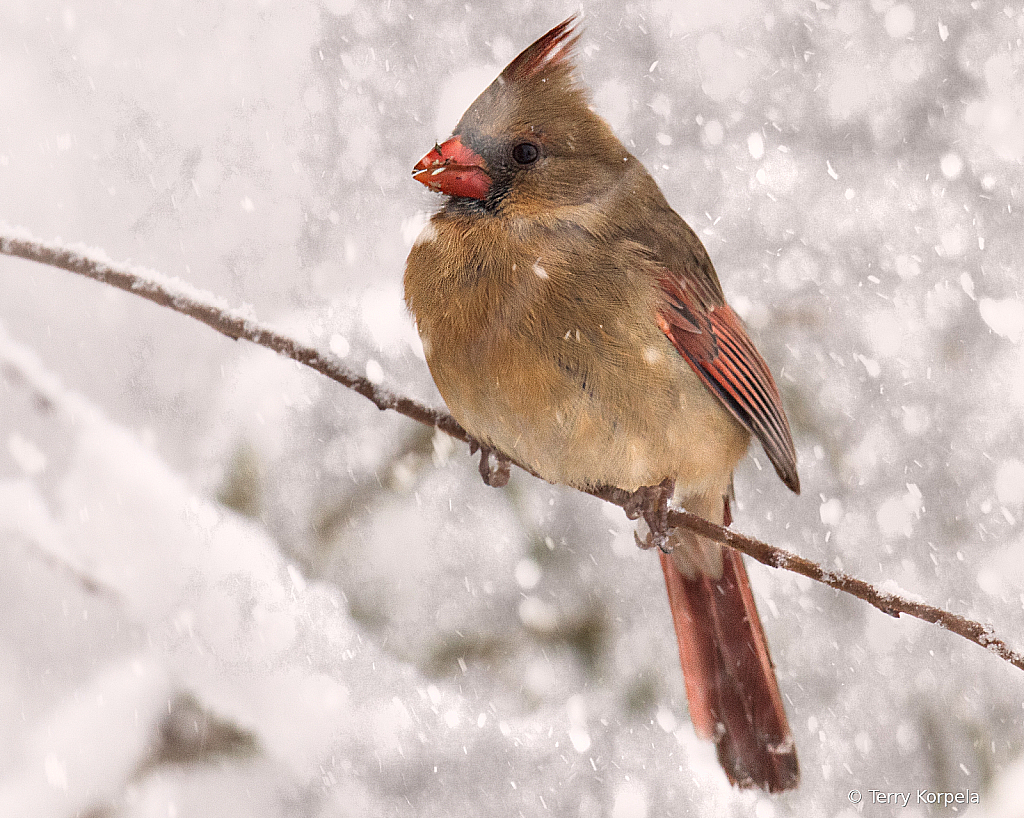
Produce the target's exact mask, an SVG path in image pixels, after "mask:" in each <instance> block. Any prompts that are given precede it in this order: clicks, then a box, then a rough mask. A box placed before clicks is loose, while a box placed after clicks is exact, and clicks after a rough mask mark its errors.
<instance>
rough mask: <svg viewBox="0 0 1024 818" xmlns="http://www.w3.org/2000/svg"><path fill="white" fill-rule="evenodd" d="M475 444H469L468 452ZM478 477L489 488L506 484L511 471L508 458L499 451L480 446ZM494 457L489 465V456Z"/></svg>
mask: <svg viewBox="0 0 1024 818" xmlns="http://www.w3.org/2000/svg"><path fill="white" fill-rule="evenodd" d="M475 447H476V444H475V443H472V444H470V452H471V453H472V452H474V451H475V450H476V448H475ZM479 448H480V477H481V478H482V479H483V481H484V483H486V484H487V485H488V486H490V487H491V488H496V489H500V488H502V487H504V486H506V485H508V478H509V474H510V472H511V469H510V467H509V459H508V458H507V457H504V456H503V455H502V454H501V453H500V452H496V451H495V450H494V449H489V448H487V447H486V446H480V447H479ZM492 456H493V457H494V465H493V466H492V465H491V457H492Z"/></svg>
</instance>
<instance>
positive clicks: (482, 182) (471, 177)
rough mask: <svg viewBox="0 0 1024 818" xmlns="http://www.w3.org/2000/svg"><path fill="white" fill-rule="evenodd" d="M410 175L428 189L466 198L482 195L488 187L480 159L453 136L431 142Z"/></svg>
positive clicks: (481, 196)
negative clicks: (429, 149) (446, 139)
mask: <svg viewBox="0 0 1024 818" xmlns="http://www.w3.org/2000/svg"><path fill="white" fill-rule="evenodd" d="M412 178H413V179H415V180H416V181H417V182H422V183H423V184H425V185H426V186H427V187H429V188H430V189H431V190H437V191H440V192H441V193H446V194H448V195H449V196H464V197H466V198H468V199H483V198H484V197H485V196H486V195H487V191H489V190H490V189H491V177H490V176H488V175H487V171H486V170H484V160H483V159H482V158H481V157H480V154H478V153H476V152H475V151H473V150H470V149H469V148H467V147H466V146H465V145H463V144H462V140H461V139H459V137H457V136H453V137H452V138H451V139H449V140H448V141H447V142H444V143H443V144H441V145H434V147H433V149H432V150H431V151H430V153H428V154H427V155H426V156H424V157H423V158H422V159H420V161H419V162H417V163H416V167H415V168H413V174H412Z"/></svg>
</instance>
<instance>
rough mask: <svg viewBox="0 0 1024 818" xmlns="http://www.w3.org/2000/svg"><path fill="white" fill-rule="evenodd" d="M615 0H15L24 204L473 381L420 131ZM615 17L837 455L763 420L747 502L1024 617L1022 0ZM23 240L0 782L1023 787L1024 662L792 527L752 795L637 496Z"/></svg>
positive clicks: (880, 808) (757, 514)
mask: <svg viewBox="0 0 1024 818" xmlns="http://www.w3.org/2000/svg"><path fill="white" fill-rule="evenodd" d="M575 10H577V6H575V5H572V4H564V3H554V4H543V3H539V2H534V1H533V0H522V1H521V2H516V3H511V2H501V1H500V0H494V2H488V3H479V4H474V3H444V2H437V1H436V0H435V2H431V1H430V0H427V1H426V2H420V3H411V2H404V0H392V2H389V3H386V4H385V3H371V2H364V0H324V2H322V3H320V4H317V3H313V2H309V3H304V2H290V3H283V2H273V0H261V2H256V3H243V2H239V0H222V2H217V3H200V2H196V0H177V2H170V3H152V2H140V1H139V0H135V1H134V2H124V1H123V0H121V1H120V2H110V1H109V0H108V1H107V2H99V1H98V0H92V1H91V2H87V0H66V2H61V3H57V2H51V1H50V0H32V2H28V0H5V2H4V3H3V4H2V7H0V110H2V111H4V112H5V115H4V117H3V119H2V120H0V220H2V221H5V222H7V223H10V224H20V225H24V226H25V227H27V228H28V229H30V230H31V231H32V232H33V233H35V234H36V235H39V236H41V237H46V238H50V237H54V236H61V237H63V238H64V239H66V240H69V241H82V242H86V243H87V244H89V245H92V246H97V247H101V248H102V249H103V250H104V251H105V252H106V253H107V254H108V255H109V256H110V257H111V258H114V259H128V258H131V259H133V260H134V261H136V262H139V263H142V264H145V265H147V266H149V267H153V268H155V269H159V270H162V271H163V272H165V273H168V274H172V275H177V276H181V277H182V278H184V279H186V280H189V281H192V282H194V283H195V284H196V285H198V286H201V287H204V288H207V289H209V290H212V291H214V292H217V293H219V294H221V295H222V296H224V297H225V298H226V299H228V300H229V301H231V302H232V303H236V304H249V305H252V306H253V307H254V309H255V311H256V313H257V314H258V315H259V316H260V317H261V318H263V319H269V320H273V321H276V322H277V324H278V325H279V326H282V327H284V328H286V329H289V330H290V331H291V332H293V333H294V334H296V335H299V336H301V337H302V338H304V339H306V340H311V341H314V342H316V343H318V344H319V345H321V346H322V347H324V348H329V349H331V350H333V351H334V352H335V353H336V354H338V355H339V356H341V357H342V358H343V359H344V360H345V361H346V362H348V363H349V364H351V365H352V366H354V367H356V368H358V369H360V370H362V371H365V373H366V374H367V375H368V376H369V377H371V378H372V379H374V380H378V381H380V382H382V383H384V384H386V385H388V386H389V387H391V388H393V389H395V390H398V391H401V392H403V393H406V394H410V395H413V396H416V397H420V398H422V399H425V400H427V401H430V402H434V403H437V402H439V398H438V397H437V395H436V393H435V392H434V390H433V387H432V385H431V383H430V381H429V376H428V374H427V372H426V367H425V365H424V364H423V361H422V357H421V355H420V353H419V350H418V346H417V342H416V340H415V334H414V332H413V330H412V328H411V325H410V323H409V320H408V318H407V316H406V315H405V314H404V312H403V308H402V304H401V275H402V269H403V262H404V258H405V254H406V253H407V251H408V248H409V246H410V244H411V242H412V238H413V237H414V236H415V234H416V230H417V225H419V224H421V223H422V221H423V219H424V217H425V214H426V213H429V211H430V209H431V208H433V207H434V206H435V205H436V200H435V198H434V197H433V196H432V194H430V193H429V192H427V191H425V190H423V189H422V188H421V187H420V186H419V185H416V184H415V183H414V182H413V181H412V180H411V179H410V176H409V171H410V169H411V167H412V165H413V163H414V162H415V161H416V160H417V159H419V157H420V156H421V155H422V154H423V153H424V152H425V151H426V150H427V149H428V148H429V147H430V146H431V145H432V144H433V142H434V140H436V139H439V138H442V137H444V136H446V135H447V133H448V131H449V130H450V128H451V127H452V126H453V125H454V123H455V122H456V121H457V119H458V116H459V115H460V113H461V111H462V110H463V108H464V107H465V106H466V105H467V104H468V103H469V102H470V101H471V100H472V99H473V97H474V96H475V95H476V93H478V92H479V91H480V90H481V89H482V88H483V87H484V85H486V83H487V82H489V81H490V79H491V78H492V77H493V76H494V75H495V74H496V73H497V71H498V70H500V68H501V67H502V66H503V65H504V63H505V62H506V61H507V60H508V59H510V58H511V57H512V56H514V55H515V53H517V51H518V50H519V49H521V48H522V47H524V46H525V45H527V44H528V43H529V42H530V41H531V40H533V39H534V38H535V37H537V36H539V35H540V34H542V33H543V32H544V31H545V30H547V28H549V27H550V26H551V25H553V24H554V23H556V22H558V21H560V20H561V19H563V18H564V17H566V16H567V15H568V14H569V13H571V12H573V11H575ZM585 13H586V16H585V20H584V27H585V33H584V38H583V41H582V54H581V58H580V66H581V69H582V74H583V76H584V78H585V80H586V82H587V83H588V85H589V86H590V87H591V88H592V89H593V92H594V100H595V105H596V107H597V109H598V110H599V112H600V113H602V114H603V115H604V116H606V117H607V118H608V120H609V121H610V122H611V123H612V124H613V125H614V127H615V128H616V130H617V132H618V134H619V135H620V136H621V137H622V138H623V140H624V141H625V142H626V143H627V145H628V146H629V147H630V149H631V150H632V151H633V152H634V153H635V154H636V155H637V156H638V157H640V158H641V159H642V160H643V161H644V162H645V164H646V165H647V167H648V168H649V169H650V170H651V172H652V173H653V174H654V175H655V177H656V178H657V179H658V181H659V182H660V184H661V185H662V188H663V190H664V191H665V193H666V195H667V197H668V199H669V201H670V202H672V203H673V205H674V206H675V207H676V208H677V209H678V210H679V212H680V213H681V214H682V215H683V216H684V217H685V218H687V220H688V221H690V223H691V224H692V225H693V226H694V228H695V229H696V230H697V231H698V233H699V234H700V235H701V237H702V238H703V240H704V241H705V243H706V244H707V246H708V249H709V251H710V253H711V256H712V258H713V259H714V260H715V263H716V266H717V268H718V271H719V274H720V276H721V278H722V280H723V283H724V286H725V289H726V293H727V294H728V296H729V297H730V300H731V301H732V303H733V304H734V305H735V307H736V308H737V310H738V311H739V312H740V313H741V314H742V315H743V317H744V319H745V320H746V321H747V323H748V325H749V326H750V329H751V334H752V336H753V337H754V339H755V340H756V342H757V344H758V346H759V347H760V348H761V350H762V352H763V353H764V354H765V357H766V358H767V359H768V360H769V362H770V363H771V364H772V367H773V369H774V371H775V372H776V374H777V376H778V380H779V383H780V386H781V389H782V391H783V394H784V400H785V403H786V407H787V410H788V412H789V416H790V418H791V420H792V422H793V427H794V432H795V437H796V439H797V445H798V449H799V455H800V469H801V482H802V484H803V486H804V494H803V495H802V496H801V497H793V496H790V495H789V494H788V493H787V492H786V490H785V488H784V487H783V486H782V485H781V483H779V481H778V480H777V479H776V477H775V475H774V474H773V473H772V471H771V469H770V468H766V466H767V462H766V460H765V458H764V456H763V455H762V454H761V453H760V452H759V451H757V450H752V453H751V457H750V458H749V459H748V461H747V462H746V463H745V464H744V466H743V468H742V469H741V472H740V474H739V475H738V478H737V493H738V497H739V505H738V508H737V510H736V523H735V525H736V526H737V528H739V529H740V530H742V531H745V532H749V533H751V534H753V535H754V536H757V537H759V538H762V539H765V540H767V541H770V542H772V543H775V544H777V545H779V546H783V547H786V548H790V549H792V550H795V551H798V552H799V553H801V554H803V555H805V556H808V557H811V558H813V559H816V560H818V561H820V562H822V564H824V565H825V566H826V567H830V568H831V567H838V568H841V569H843V570H846V571H849V572H851V573H853V574H856V575H857V576H860V577H862V578H864V579H867V580H869V581H873V582H876V583H883V582H889V583H891V584H892V585H893V586H894V587H899V588H903V589H906V590H907V591H908V592H912V593H914V594H918V595H920V596H921V597H923V598H925V599H927V600H928V601H930V602H933V603H935V604H938V605H942V606H946V607H948V608H951V609H953V610H956V611H959V612H963V613H966V614H969V615H971V616H973V617H976V618H979V619H981V620H982V621H985V622H988V623H991V624H992V626H993V627H994V628H995V629H996V631H997V632H999V633H1001V634H1003V635H1005V636H1007V637H1008V638H1009V639H1010V641H1011V642H1013V643H1014V644H1015V646H1016V647H1017V648H1021V647H1024V637H1022V636H1021V634H1022V633H1024V434H1022V433H1024V347H1022V341H1024V291H1022V287H1021V283H1020V282H1021V274H1020V270H1019V257H1020V255H1021V250H1022V234H1024V233H1022V223H1021V217H1020V210H1021V207H1022V206H1024V202H1022V201H1021V199H1022V193H1024V188H1022V185H1024V174H1022V161H1024V73H1022V71H1024V43H1022V36H1024V9H1022V7H1021V5H1020V4H1019V3H1016V4H1009V5H1008V4H1006V3H1004V2H987V0H975V2H968V1H967V0H933V1H932V2H923V1H922V2H892V0H863V1H861V0H816V1H815V2H809V1H808V0H727V1H726V2H721V3H706V2H699V1H698V0H650V2H638V3H627V4H611V3H602V4H596V3H594V4H589V5H586V6H585ZM0 283H2V287H3V291H4V298H3V299H2V303H0V323H2V325H3V327H4V334H3V337H2V340H0V373H2V378H0V394H2V396H3V397H2V401H0V444H2V445H0V542H2V549H0V560H2V561H3V570H0V599H2V600H3V612H4V613H3V617H2V625H0V815H3V816H15V817H18V816H26V818H28V816H40V818H42V816H47V817H48V818H50V817H53V818H57V817H59V816H90V818H101V817H102V818H108V817H109V818H122V817H124V818H128V817H129V816H131V817H132V818H136V817H138V818H143V816H145V818H150V816H153V817H154V818H155V816H181V817H185V816H187V817H188V818H192V816H195V817H196V818H205V817H206V816H210V817H211V818H212V817H213V816H216V817H217V818H233V816H257V815H258V816H269V818H274V816H282V817H283V816H288V817H289V818H291V817H292V816H349V815H352V816H355V815H359V816H362V815H394V816H435V815H436V816H477V815H481V816H482V815H488V816H490V815H524V816H532V815H543V814H553V815H572V816H584V818H589V817H590V816H611V817H612V818H647V816H662V815H664V816H672V815H676V816H683V815H737V816H739V815H751V814H753V815H756V816H758V818H774V817H775V816H832V815H843V816H847V815H854V814H857V812H858V808H856V807H855V806H854V805H853V804H851V803H850V801H849V800H848V797H847V795H848V793H849V791H850V790H851V789H859V790H861V791H863V792H864V793H865V794H866V793H867V792H868V791H869V790H871V789H875V790H882V791H889V792H891V791H914V792H916V791H917V790H918V789H928V790H933V791H958V790H959V791H964V790H968V789H970V790H971V791H973V792H980V793H981V794H982V805H981V807H980V808H975V809H974V811H973V812H972V813H971V814H972V815H977V816H1000V818H1020V816H1021V815H1024V808H1022V807H1021V803H1022V802H1021V800H1020V798H1019V792H1020V788H1021V786H1024V784H1022V781H1024V771H1022V770H1024V767H1022V761H1021V753H1022V747H1024V710H1022V701H1024V695H1022V693H1024V677H1022V676H1021V673H1020V672H1019V671H1017V670H1015V669H1013V668H1011V667H1010V666H1009V665H1007V664H1006V663H1004V662H1002V661H999V660H998V659H996V658H995V657H992V656H989V655H987V654H986V653H985V652H984V651H982V650H981V649H980V648H977V647H975V646H972V645H970V644H968V643H966V642H964V641H963V640H961V639H959V638H957V637H954V636H951V635H949V634H945V633H942V632H940V631H938V630H937V629H935V628H931V627H927V626H925V625H923V624H921V623H917V622H913V621H896V620H891V619H888V618H886V617H885V616H884V615H882V614H880V613H878V612H877V611H874V610H872V609H869V608H868V607H867V606H866V605H864V604H861V603H860V602H858V601H856V600H854V599H851V598H849V597H846V596H842V595H839V594H837V593H834V592H832V591H830V590H828V589H827V588H824V587H821V586H817V585H815V584H813V583H811V582H809V581H805V580H803V579H799V578H796V577H795V576H793V575H790V574H785V573H782V572H769V571H767V570H763V569H761V568H760V567H759V566H755V567H752V569H751V573H752V577H753V582H754V585H755V591H756V593H757V595H758V599H759V605H760V609H761V611H762V616H763V618H764V620H765V627H766V630H767V631H768V636H769V641H770V643H771V645H772V650H773V656H774V659H775V662H776V664H777V666H778V674H779V678H780V682H781V686H782V689H783V693H784V696H785V698H786V701H787V707H788V710H789V715H790V719H791V722H792V724H793V727H794V731H795V735H796V740H797V744H798V748H799V752H800V759H801V766H802V770H803V781H802V785H801V787H800V789H799V790H797V791H796V792H794V793H791V794H788V795H785V796H779V797H775V798H769V797H767V796H764V795H761V794H759V793H739V792H736V791H733V790H730V789H729V787H728V786H727V784H726V783H725V780H724V776H723V775H722V774H721V772H720V771H719V770H718V769H717V765H716V764H715V761H714V758H713V753H712V750H711V748H710V747H709V746H707V745H706V744H704V743H701V742H698V741H697V740H696V739H695V737H694V735H693V731H692V729H691V728H690V726H689V721H688V717H687V715H686V708H685V696H684V691H683V684H682V679H681V675H680V673H679V669H678V660H677V656H676V648H675V644H674V640H673V637H672V633H671V624H670V619H669V615H668V607H667V604H666V601H665V598H664V589H663V588H662V586H661V579H660V574H659V571H658V569H657V566H656V561H655V560H654V559H653V557H652V556H651V555H650V554H646V553H640V552H639V551H637V549H636V548H635V547H634V546H633V544H632V534H631V531H632V529H631V527H630V525H628V524H627V521H626V520H625V518H624V516H623V515H622V513H621V512H620V511H619V510H617V509H613V508H610V507H603V506H602V504H601V503H598V502H596V501H594V500H592V499H589V498H585V497H581V496H579V495H577V494H576V493H574V492H571V491H567V490H562V489H556V488H554V487H551V486H548V485H546V484H542V483H540V482H538V481H536V480H533V479H530V478H528V477H526V476H524V475H523V474H516V475H514V476H513V480H512V482H511V484H510V485H509V487H508V488H507V489H506V490H504V491H494V490H491V489H488V488H487V487H485V486H483V485H482V484H481V482H480V480H479V477H478V476H477V474H476V467H475V462H474V460H473V459H471V458H470V457H469V456H468V454H467V452H466V450H465V447H463V446H461V445H455V444H452V443H451V442H450V441H448V440H446V439H442V438H438V437H437V436H435V435H432V434H431V433H430V432H429V431H425V430H424V429H423V428H421V427H418V426H416V425H415V424H413V423H412V422H410V421H406V420H404V419H403V418H400V417H397V416H394V415H393V414H391V413H381V412H378V411H377V410H376V409H374V408H373V407H371V406H370V405H369V404H368V403H367V402H365V401H364V400H363V399H362V398H360V397H358V396H356V395H354V394H353V393H351V392H348V391H346V390H345V389H343V388H341V387H338V386H336V385H335V384H333V383H331V382H328V381H326V380H325V379H323V378H321V377H319V376H316V375H313V374H312V373H310V372H305V371H303V370H302V369H301V368H299V367H298V366H296V365H294V364H291V363H288V362H286V361H283V360H281V359H279V358H275V356H273V355H271V354H270V353H267V352H266V351H264V350H254V349H252V348H251V347H248V346H243V345H238V344H233V343H231V342H229V341H227V340H225V339H223V338H221V337H218V336H216V335H215V334H213V333H212V332H210V331H209V330H207V329H206V328H204V327H202V326H200V325H198V324H196V323H194V322H192V321H190V320H189V319H186V318H183V317H182V316H180V315H177V314H173V313H171V312H169V311H167V310H163V309H160V308H157V307H155V306H153V305H151V304H147V303H144V302H142V301H140V300H139V299H135V298H132V297H131V296H129V295H127V294H125V293H122V292H116V291H114V290H112V289H110V288H105V287H103V286H101V285H98V284H96V283H94V282H88V281H84V280H81V279H78V278H76V277H74V276H71V275H70V274H67V273H63V272H60V271H56V270H51V269H46V268H42V267H39V266H34V265H31V264H28V263H26V262H21V261H16V260H12V259H8V258H3V259H0ZM12 339H13V340H12ZM865 798H867V796H866V795H865ZM860 809H863V811H864V812H865V813H867V814H871V815H889V814H893V815H895V814H899V815H900V816H901V818H912V816H915V815H931V814H946V813H947V811H948V808H942V807H934V808H931V807H922V806H917V805H916V804H914V803H912V804H911V805H910V807H908V808H905V809H904V808H894V807H891V806H884V805H877V804H871V803H868V802H865V803H864V804H862V805H861V807H860Z"/></svg>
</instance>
